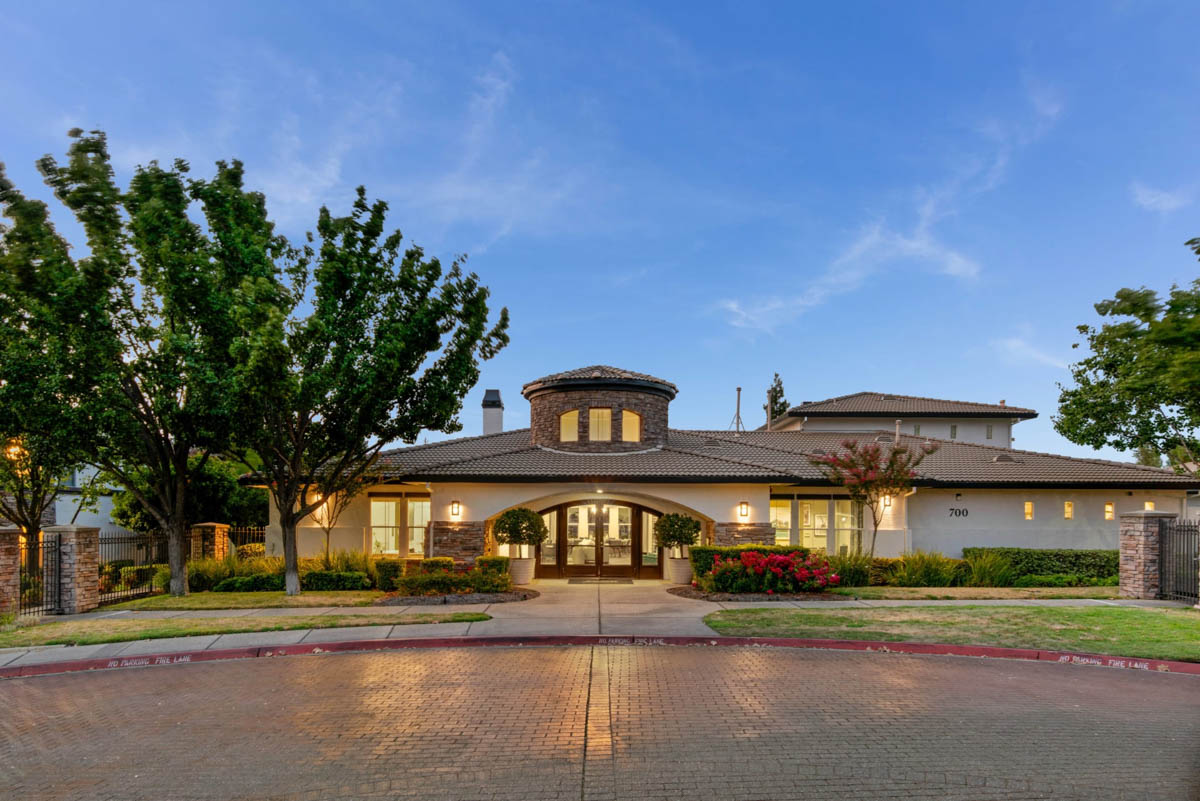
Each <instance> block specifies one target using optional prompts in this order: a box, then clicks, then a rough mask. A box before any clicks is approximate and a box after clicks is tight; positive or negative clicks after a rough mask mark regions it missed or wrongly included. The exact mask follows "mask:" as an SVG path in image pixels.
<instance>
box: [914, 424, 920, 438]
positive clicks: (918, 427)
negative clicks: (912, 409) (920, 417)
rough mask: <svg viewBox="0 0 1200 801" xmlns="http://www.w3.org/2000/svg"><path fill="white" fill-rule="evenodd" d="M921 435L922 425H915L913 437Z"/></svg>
mask: <svg viewBox="0 0 1200 801" xmlns="http://www.w3.org/2000/svg"><path fill="white" fill-rule="evenodd" d="M920 433H921V424H920V423H913V435H914V436H915V435H917V434H920Z"/></svg>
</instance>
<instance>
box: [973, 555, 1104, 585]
mask: <svg viewBox="0 0 1200 801" xmlns="http://www.w3.org/2000/svg"><path fill="white" fill-rule="evenodd" d="M984 553H991V554H995V555H997V556H1002V557H1004V558H1005V559H1007V560H1008V561H1009V564H1011V565H1012V569H1013V574H1014V577H1015V578H1021V577H1022V576H1029V575H1040V576H1047V575H1052V574H1055V573H1068V574H1072V575H1076V576H1084V577H1087V578H1098V579H1106V578H1108V577H1110V576H1115V575H1117V574H1118V573H1119V572H1120V556H1119V552H1118V551H1116V550H1111V551H1109V550H1071V549H1067V548H1057V549H1051V548H1047V549H1040V548H963V557H964V558H971V557H973V556H979V555H981V554H984Z"/></svg>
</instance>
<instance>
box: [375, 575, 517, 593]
mask: <svg viewBox="0 0 1200 801" xmlns="http://www.w3.org/2000/svg"><path fill="white" fill-rule="evenodd" d="M396 589H397V590H399V591H400V594H401V595H461V594H463V593H468V592H508V591H509V590H511V589H512V577H511V576H509V575H508V573H500V572H497V571H494V570H482V569H472V570H466V571H463V572H461V573H455V572H452V571H449V570H430V571H422V572H420V573H413V574H410V575H407V576H404V577H402V578H400V579H398V580H397V582H396Z"/></svg>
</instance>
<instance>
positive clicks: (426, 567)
mask: <svg viewBox="0 0 1200 801" xmlns="http://www.w3.org/2000/svg"><path fill="white" fill-rule="evenodd" d="M453 569H454V560H453V559H451V558H450V557H449V556H430V557H428V558H426V559H422V560H421V572H422V573H429V572H431V571H434V570H453Z"/></svg>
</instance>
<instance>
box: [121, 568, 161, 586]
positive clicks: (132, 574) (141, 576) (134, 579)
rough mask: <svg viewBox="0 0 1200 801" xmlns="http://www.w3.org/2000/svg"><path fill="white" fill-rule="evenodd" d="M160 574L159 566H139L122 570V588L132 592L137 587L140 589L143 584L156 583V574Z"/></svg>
mask: <svg viewBox="0 0 1200 801" xmlns="http://www.w3.org/2000/svg"><path fill="white" fill-rule="evenodd" d="M157 572H158V566H157V565H137V566H136V567H135V566H130V567H123V568H121V582H120V585H119V586H120V588H121V589H124V590H132V589H134V588H135V587H140V586H142V585H143V584H149V583H150V582H152V581H154V574H155V573H157Z"/></svg>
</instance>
